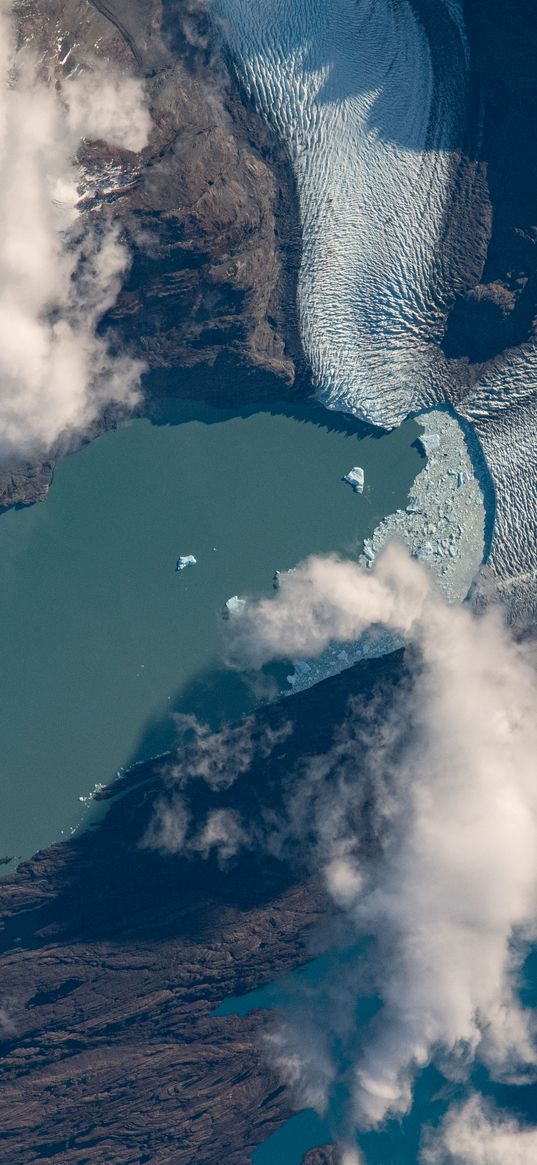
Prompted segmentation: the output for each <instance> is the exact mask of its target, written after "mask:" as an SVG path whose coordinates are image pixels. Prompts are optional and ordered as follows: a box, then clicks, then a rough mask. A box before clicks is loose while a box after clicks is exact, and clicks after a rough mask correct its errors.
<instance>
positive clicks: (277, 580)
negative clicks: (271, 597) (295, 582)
mask: <svg viewBox="0 0 537 1165" xmlns="http://www.w3.org/2000/svg"><path fill="white" fill-rule="evenodd" d="M280 574H281V571H279V570H275V571H274V574H273V576H272V585H273V587H274V590H275V591H279V589H280Z"/></svg>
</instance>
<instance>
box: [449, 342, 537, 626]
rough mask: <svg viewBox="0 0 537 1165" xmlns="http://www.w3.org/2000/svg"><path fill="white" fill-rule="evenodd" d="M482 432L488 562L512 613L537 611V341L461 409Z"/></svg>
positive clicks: (492, 372) (492, 374) (494, 371)
mask: <svg viewBox="0 0 537 1165" xmlns="http://www.w3.org/2000/svg"><path fill="white" fill-rule="evenodd" d="M460 411H461V412H462V413H463V414H464V416H465V417H466V418H467V420H469V421H470V422H471V423H472V426H473V428H474V430H475V432H476V433H477V436H478V438H479V441H480V444H481V448H482V450H483V454H484V457H485V460H486V462H487V465H488V469H489V472H490V475H491V478H492V480H493V482H494V489H495V494H496V497H495V508H494V529H493V532H492V544H491V550H490V556H489V559H488V566H489V568H490V570H491V572H492V574H493V575H494V577H495V579H497V580H500V591H501V592H503V597H504V598H505V600H506V601H507V603H508V605H509V606H510V607H511V610H512V613H513V616H515V617H516V616H517V615H520V614H521V613H523V614H524V615H530V614H532V615H533V616H535V615H536V614H537V585H536V584H537V535H536V531H537V442H536V439H535V434H536V431H537V346H536V345H535V343H532V344H531V345H528V346H527V347H526V348H522V349H520V350H518V351H514V352H513V354H512V355H511V356H510V358H509V359H508V360H506V361H505V362H501V363H498V365H497V366H496V367H493V368H492V369H491V370H490V371H489V372H488V373H487V374H486V376H484V377H483V378H482V379H481V381H480V382H479V383H478V384H477V385H476V386H475V388H474V389H473V391H472V392H471V394H470V395H469V396H468V397H467V398H466V401H465V402H464V405H463V406H462V407H461V410H460Z"/></svg>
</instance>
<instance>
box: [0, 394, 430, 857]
mask: <svg viewBox="0 0 537 1165" xmlns="http://www.w3.org/2000/svg"><path fill="white" fill-rule="evenodd" d="M173 420H174V423H173V424H168V423H161V424H152V423H150V422H149V421H148V420H136V421H133V422H132V423H131V424H130V425H128V426H126V427H124V428H122V429H119V430H117V431H115V432H111V433H108V434H106V435H105V436H103V437H101V438H99V439H98V440H96V441H94V442H93V443H92V444H91V445H89V446H87V447H85V448H84V449H82V450H81V451H80V452H79V453H76V454H74V455H72V456H70V457H68V458H66V459H64V460H63V461H61V462H60V463H59V465H58V467H57V470H56V474H55V478H54V482H53V484H52V487H51V489H50V492H49V496H48V499H47V501H46V502H45V503H44V504H40V505H35V506H32V507H30V508H28V509H25V510H18V511H15V510H12V511H10V512H8V513H7V514H5V515H3V516H2V517H1V518H0V569H1V572H2V586H1V588H0V651H1V659H2V675H3V684H2V699H1V701H0V741H1V746H0V747H1V768H0V779H1V788H2V814H1V817H0V856H3V855H6V856H13V857H14V858H15V859H20V858H21V857H25V856H28V855H29V854H31V853H32V852H34V851H35V850H36V849H38V848H40V847H43V846H45V845H47V844H49V843H50V842H52V841H54V840H56V839H58V838H60V837H61V836H65V835H67V834H68V833H69V832H70V831H72V830H73V829H74V828H75V827H77V826H78V825H79V824H80V823H81V822H82V821H83V820H84V815H85V814H86V813H87V810H86V808H85V806H84V804H82V803H81V800H80V798H82V797H86V796H87V795H88V794H89V793H90V792H91V791H92V790H93V788H94V786H95V784H96V783H99V782H102V783H106V782H108V781H110V780H111V779H112V778H113V776H114V774H115V773H116V772H117V771H118V770H119V769H121V768H123V767H126V766H128V765H130V764H132V763H134V762H135V761H137V760H140V759H143V758H145V757H148V756H151V755H155V754H156V753H158V752H161V751H164V750H165V749H167V748H170V747H172V746H173V743H174V739H175V730H174V722H173V719H172V713H173V712H174V711H195V712H196V713H197V714H198V715H199V716H201V717H202V718H203V719H206V720H207V721H208V722H209V723H212V724H216V723H218V722H220V721H221V720H222V719H224V718H228V717H231V716H236V715H239V714H240V713H242V712H244V711H246V710H247V709H248V708H251V707H252V706H253V705H254V703H255V699H256V697H255V694H254V692H253V691H252V690H251V689H250V688H249V687H248V686H247V685H246V684H244V683H241V682H240V680H239V679H238V678H237V676H236V675H234V674H233V673H226V672H225V671H224V670H223V667H222V646H221V634H222V622H221V612H222V607H223V604H224V602H225V600H226V599H227V598H229V597H230V596H231V595H233V594H236V593H238V594H260V593H262V592H264V593H267V594H269V593H271V584H272V575H273V572H274V570H275V569H280V570H285V569H287V568H288V567H291V566H293V565H295V564H296V563H297V562H298V561H299V560H300V559H301V558H303V557H304V556H305V555H307V554H309V553H313V552H321V553H322V552H328V551H340V552H341V553H343V554H349V555H352V554H355V553H356V552H357V551H358V550H359V549H360V543H361V540H362V539H363V537H364V536H366V535H368V534H370V533H371V531H372V529H373V527H374V526H375V525H376V524H377V523H378V521H379V520H380V519H381V518H382V517H383V516H384V515H385V514H387V513H389V512H391V511H392V510H394V509H396V508H397V507H398V506H404V504H405V501H406V497H407V494H408V491H409V488H410V486H411V484H412V481H413V479H414V477H415V475H416V473H417V472H418V471H419V469H420V468H421V465H422V459H421V455H420V453H419V452H418V450H417V448H416V446H415V441H416V437H417V436H418V433H419V430H418V427H417V425H415V423H414V422H412V421H409V422H406V423H405V424H404V425H402V426H401V428H399V429H397V430H395V431H393V432H391V433H387V434H385V435H381V434H379V433H378V432H376V433H373V432H372V431H371V430H369V429H367V428H365V427H363V426H361V425H360V424H359V423H358V422H355V421H353V420H352V418H345V417H342V416H340V415H336V414H331V413H330V412H327V411H326V410H324V409H322V408H321V407H317V406H311V407H310V406H309V405H299V406H296V407H295V406H292V407H286V406H282V407H281V408H278V407H276V406H273V405H271V406H270V408H269V407H267V408H263V407H262V406H260V407H259V408H258V409H257V410H251V411H250V412H248V411H243V412H241V413H232V412H219V411H216V410H211V409H209V408H204V407H202V406H200V405H197V404H196V405H189V404H183V405H180V406H177V405H175V406H174V414H173ZM353 465H361V466H363V468H364V470H365V480H366V488H365V492H364V494H363V495H362V496H360V495H358V494H355V493H354V492H353V491H352V490H351V489H350V487H349V486H347V485H345V484H344V483H343V482H342V481H341V476H342V474H344V473H346V472H347V471H348V470H349V469H350V468H351V467H352V466H353ZM186 554H193V555H195V557H196V559H197V566H195V567H193V568H192V569H190V570H185V571H183V572H182V573H176V570H175V564H176V559H177V558H178V556H179V555H186ZM283 674H284V673H283ZM282 682H285V681H284V679H283V681H282Z"/></svg>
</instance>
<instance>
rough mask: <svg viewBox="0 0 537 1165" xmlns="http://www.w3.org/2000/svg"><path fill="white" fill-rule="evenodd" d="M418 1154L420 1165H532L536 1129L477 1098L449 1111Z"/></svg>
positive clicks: (536, 1150)
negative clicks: (497, 1110) (522, 1123)
mask: <svg viewBox="0 0 537 1165" xmlns="http://www.w3.org/2000/svg"><path fill="white" fill-rule="evenodd" d="M427 1141H428V1143H427V1144H426V1146H425V1147H424V1149H423V1150H422V1152H421V1155H420V1160H421V1162H422V1165H535V1161H537V1128H533V1127H529V1126H526V1127H525V1126H524V1125H520V1124H519V1123H518V1122H517V1121H516V1120H514V1119H512V1118H510V1117H506V1116H505V1115H502V1114H500V1113H498V1112H496V1111H495V1110H494V1109H491V1108H487V1106H486V1105H484V1103H483V1101H482V1100H481V1098H480V1097H479V1096H472V1097H471V1098H470V1099H469V1100H467V1101H466V1102H465V1103H464V1104H463V1105H461V1106H460V1107H458V1108H454V1109H452V1110H451V1111H450V1112H449V1113H448V1115H447V1117H446V1118H445V1119H444V1121H443V1123H442V1125H441V1127H440V1130H439V1131H438V1132H437V1133H431V1134H430V1136H429V1137H428V1138H427Z"/></svg>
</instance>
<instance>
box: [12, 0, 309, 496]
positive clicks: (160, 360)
mask: <svg viewBox="0 0 537 1165" xmlns="http://www.w3.org/2000/svg"><path fill="white" fill-rule="evenodd" d="M17 15H18V28H19V35H20V38H21V39H22V40H23V41H25V42H28V43H30V44H31V45H33V46H34V47H35V48H36V49H37V51H38V53H39V55H40V56H41V57H42V58H43V60H44V61H45V62H46V63H47V65H48V66H49V67H52V68H53V69H55V70H56V71H57V72H58V74H61V71H62V68H65V69H69V70H70V69H72V68H73V67H75V66H76V65H77V64H80V63H82V64H84V63H87V61H88V60H91V57H92V56H97V57H101V58H102V59H104V60H105V61H112V62H114V63H115V64H116V65H117V66H119V67H120V68H122V69H125V70H128V71H130V72H133V73H135V74H137V75H141V76H143V77H144V78H145V83H146V87H147V94H148V100H149V104H150V108H151V113H152V117H153V131H152V134H151V139H150V142H149V144H148V146H147V148H146V149H145V150H144V151H143V154H142V155H141V158H138V157H136V156H134V155H132V154H129V153H128V152H122V151H119V150H113V149H111V148H110V147H108V146H107V145H106V144H105V143H102V142H101V143H93V144H88V146H87V147H86V148H85V149H84V150H83V151H82V153H81V161H82V164H83V166H84V170H85V173H86V177H87V191H86V193H85V194H83V197H82V205H83V207H84V210H85V213H86V214H87V215H90V216H95V217H112V218H113V219H114V220H115V221H117V222H118V223H119V225H120V228H121V230H122V233H123V235H124V237H125V239H126V240H127V241H128V243H129V246H130V249H131V251H132V255H133V264H132V269H131V272H130V275H129V277H128V279H127V281H126V283H125V286H124V288H123V291H122V293H121V295H120V297H119V300H118V302H117V304H116V307H115V309H114V310H113V311H112V312H111V313H110V315H109V317H108V318H107V320H106V321H105V326H107V327H108V328H110V329H111V330H112V332H113V333H115V334H116V337H117V340H118V341H119V342H120V343H121V344H123V345H126V346H127V347H128V348H129V349H130V350H131V351H133V352H134V354H135V355H137V356H138V357H141V358H142V359H143V360H144V361H145V363H146V366H147V369H148V376H147V377H146V380H145V393H146V402H147V407H148V408H150V402H151V399H152V398H153V397H155V396H157V397H158V396H160V395H161V394H165V395H167V396H173V395H177V396H184V397H203V398H204V399H206V400H208V401H210V402H211V401H212V402H213V403H219V404H235V403H246V402H248V401H251V400H259V399H262V398H264V399H266V398H267V397H270V396H271V395H272V396H275V395H277V396H279V397H281V395H282V393H285V392H289V387H290V385H292V383H293V381H294V378H295V371H296V368H297V366H301V360H302V357H301V349H300V342H299V339H298V330H297V326H296V318H295V315H296V313H295V279H296V271H297V267H298V262H299V253H300V241H299V240H300V231H299V227H298V217H297V209H296V197H295V192H294V187H293V183H292V177H291V173H290V170H289V167H288V166H287V163H286V158H285V155H284V153H283V150H282V148H281V147H280V146H279V145H278V143H276V142H275V141H274V139H273V138H271V137H270V135H269V133H268V131H267V129H266V128H265V127H264V126H262V125H261V124H260V123H259V122H258V121H257V120H256V119H255V117H254V115H253V113H252V112H247V111H246V109H245V108H244V107H243V105H242V104H241V101H240V98H239V96H238V94H237V92H236V89H235V87H234V85H233V84H232V82H231V78H230V74H229V72H228V69H227V66H226V64H225V62H224V59H223V56H222V54H221V53H220V50H219V47H218V45H216V44H215V43H214V40H213V38H212V37H211V35H210V34H209V26H208V22H207V19H206V17H205V16H204V14H203V11H202V9H201V8H200V9H199V10H197V11H196V8H195V6H194V5H192V4H191V3H189V0H177V2H176V3H173V4H166V6H164V5H163V4H162V3H161V0H134V2H131V3H129V4H126V3H125V0H106V3H104V2H101V0H99V2H96V0H95V2H90V0H50V2H49V3H47V4H43V3H42V2H41V0H26V2H25V3H22V2H21V3H19V5H18V8H17ZM69 49H70V50H71V52H70V55H69V56H68V60H67V63H66V64H65V65H64V66H62V65H60V61H62V60H63V59H64V58H65V56H66V54H67V51H68V50H69ZM109 163H114V164H115V165H116V166H117V165H118V164H119V165H120V167H121V182H122V184H121V185H120V184H118V183H117V181H116V182H115V183H112V184H111V183H110V179H109V178H106V181H105V180H104V179H105V177H106V166H107V165H108V164H109ZM101 176H102V177H101ZM208 368H213V369H214V373H213V374H209V373H208V372H207V369H208ZM200 370H202V371H201V374H200ZM252 370H255V372H256V376H255V377H252V376H251V371H252ZM249 373H250V375H249ZM113 424H114V417H113V415H110V416H108V417H107V418H105V422H104V425H105V427H109V426H110V425H113ZM53 461H54V453H52V454H51V456H50V457H49V458H48V459H46V461H45V460H44V461H43V464H42V465H41V464H40V463H39V459H36V463H35V465H33V466H27V465H26V464H25V465H17V466H9V467H7V468H0V509H2V508H6V507H7V506H11V505H14V504H22V505H24V504H29V503H30V502H32V501H34V500H40V499H42V497H43V496H44V495H45V493H46V489H47V487H48V484H49V483H50V479H51V472H52V470H51V465H52V463H53Z"/></svg>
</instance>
